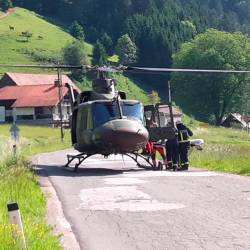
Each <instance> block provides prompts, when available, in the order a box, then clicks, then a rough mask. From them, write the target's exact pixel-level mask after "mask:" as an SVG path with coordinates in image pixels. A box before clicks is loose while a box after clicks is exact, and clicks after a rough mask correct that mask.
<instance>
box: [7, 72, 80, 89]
mask: <svg viewBox="0 0 250 250" xmlns="http://www.w3.org/2000/svg"><path fill="white" fill-rule="evenodd" d="M6 75H8V76H9V77H10V78H11V79H12V80H13V81H14V82H15V83H16V85H17V86H26V85H29V86H30V85H53V84H54V83H55V80H57V79H58V76H57V75H44V74H23V73H9V72H7V73H6ZM66 83H68V84H71V85H72V86H73V88H74V89H75V90H77V91H78V92H79V93H80V92H81V91H80V90H79V88H78V87H77V86H76V85H75V84H74V83H73V82H72V81H71V79H70V78H69V77H68V76H67V75H62V85H63V86H65V84H66Z"/></svg>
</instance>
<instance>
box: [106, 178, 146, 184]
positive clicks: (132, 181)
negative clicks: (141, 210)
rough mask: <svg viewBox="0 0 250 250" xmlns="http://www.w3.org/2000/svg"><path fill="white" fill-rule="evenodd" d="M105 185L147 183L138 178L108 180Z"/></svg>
mask: <svg viewBox="0 0 250 250" xmlns="http://www.w3.org/2000/svg"><path fill="white" fill-rule="evenodd" d="M104 181H105V184H107V185H134V184H142V183H146V182H147V181H144V180H140V179H137V178H125V177H123V178H106V179H104Z"/></svg>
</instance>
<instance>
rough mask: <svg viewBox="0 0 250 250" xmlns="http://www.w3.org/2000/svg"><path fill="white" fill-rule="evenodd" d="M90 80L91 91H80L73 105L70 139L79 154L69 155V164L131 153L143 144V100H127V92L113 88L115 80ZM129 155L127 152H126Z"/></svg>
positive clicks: (147, 135)
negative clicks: (94, 157)
mask: <svg viewBox="0 0 250 250" xmlns="http://www.w3.org/2000/svg"><path fill="white" fill-rule="evenodd" d="M98 75H99V77H98V78H97V79H95V80H94V81H93V84H92V87H93V90H92V91H84V92H82V93H81V94H80V95H79V96H78V97H77V100H76V101H75V103H74V105H73V113H72V120H71V139H72V144H73V146H74V148H75V149H76V150H78V151H79V152H81V153H80V154H79V155H68V156H67V157H68V163H67V164H66V166H65V167H68V166H69V164H70V163H71V162H72V161H73V160H75V159H78V160H79V162H78V163H77V164H76V165H75V171H76V170H77V168H78V166H79V165H80V164H81V163H82V162H83V161H84V160H85V159H87V158H88V157H90V156H92V155H95V154H101V155H104V156H105V157H107V156H109V155H110V154H123V155H124V154H125V155H129V154H134V153H136V152H138V151H139V150H140V149H142V148H144V147H145V145H146V143H147V141H148V137H149V134H148V131H147V129H146V128H145V126H144V116H143V114H144V112H143V104H142V103H141V102H139V101H137V100H127V99H126V93H125V92H122V91H117V90H116V81H115V80H114V79H108V78H105V77H104V72H103V71H100V72H98ZM129 156H130V155H129Z"/></svg>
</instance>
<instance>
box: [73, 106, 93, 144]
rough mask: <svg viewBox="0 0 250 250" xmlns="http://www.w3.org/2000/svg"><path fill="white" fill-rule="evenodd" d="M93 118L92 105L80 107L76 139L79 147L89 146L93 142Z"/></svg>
mask: <svg viewBox="0 0 250 250" xmlns="http://www.w3.org/2000/svg"><path fill="white" fill-rule="evenodd" d="M92 131H93V118H92V112H91V105H90V104H88V105H80V106H79V109H78V112H77V123H76V137H77V143H78V145H81V147H82V146H88V145H91V142H92Z"/></svg>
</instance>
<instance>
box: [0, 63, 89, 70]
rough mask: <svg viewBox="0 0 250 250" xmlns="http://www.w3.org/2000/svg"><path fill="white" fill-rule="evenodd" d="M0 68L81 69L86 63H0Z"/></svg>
mask: <svg viewBox="0 0 250 250" xmlns="http://www.w3.org/2000/svg"><path fill="white" fill-rule="evenodd" d="M0 68H44V69H83V68H87V65H86V66H85V65H80V66H71V65H59V64H58V65H57V64H48V65H36V64H34V65H33V64H28V65H25V64H0Z"/></svg>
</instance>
